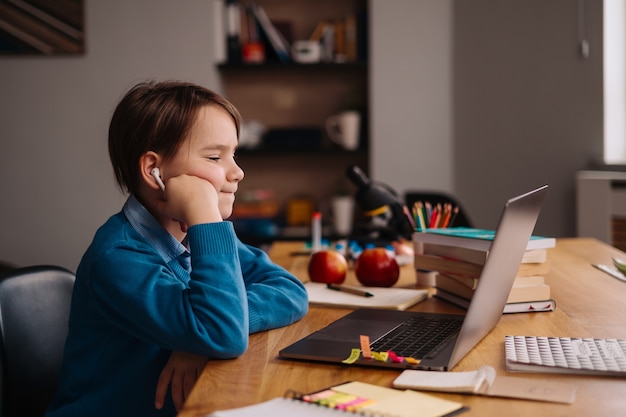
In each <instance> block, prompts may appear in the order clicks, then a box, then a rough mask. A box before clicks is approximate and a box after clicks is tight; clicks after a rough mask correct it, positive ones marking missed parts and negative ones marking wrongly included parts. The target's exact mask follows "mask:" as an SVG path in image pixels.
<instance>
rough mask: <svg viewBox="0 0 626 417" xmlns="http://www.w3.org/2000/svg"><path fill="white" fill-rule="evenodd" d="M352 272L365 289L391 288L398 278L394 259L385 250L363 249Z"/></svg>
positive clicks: (398, 267) (398, 270) (398, 271)
mask: <svg viewBox="0 0 626 417" xmlns="http://www.w3.org/2000/svg"><path fill="white" fill-rule="evenodd" d="M354 272H355V274H356V277H357V279H358V280H359V282H360V283H361V284H363V285H365V286H366V287H391V286H392V285H394V284H395V283H396V282H398V278H399V277H400V266H399V265H398V262H397V261H396V258H395V257H394V256H393V255H392V254H390V253H389V251H387V249H385V248H372V249H365V250H364V251H363V252H362V253H361V255H360V256H359V257H358V259H357V260H356V264H355V266H354Z"/></svg>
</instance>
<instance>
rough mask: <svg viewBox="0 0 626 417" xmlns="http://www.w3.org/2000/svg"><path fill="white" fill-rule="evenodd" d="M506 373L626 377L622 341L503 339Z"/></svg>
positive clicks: (528, 337)
mask: <svg viewBox="0 0 626 417" xmlns="http://www.w3.org/2000/svg"><path fill="white" fill-rule="evenodd" d="M504 350H505V355H506V369H507V371H521V372H540V373H562V374H583V375H608V376H617V377H625V376H626V340H625V339H602V338H600V339H594V338H575V337H543V336H506V337H505V340H504Z"/></svg>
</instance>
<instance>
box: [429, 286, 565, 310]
mask: <svg viewBox="0 0 626 417" xmlns="http://www.w3.org/2000/svg"><path fill="white" fill-rule="evenodd" d="M435 297H436V298H439V299H441V300H444V301H447V302H449V303H452V304H454V305H456V306H459V307H461V308H464V309H467V308H469V305H470V300H469V299H468V298H465V297H461V296H459V295H457V294H453V293H451V292H448V291H445V290H442V289H441V288H437V289H436V292H435ZM555 309H556V301H555V300H554V299H552V298H548V299H545V300H534V301H524V302H511V303H509V302H507V303H506V304H505V305H504V309H503V311H502V313H503V314H511V313H539V312H542V311H554V310H555Z"/></svg>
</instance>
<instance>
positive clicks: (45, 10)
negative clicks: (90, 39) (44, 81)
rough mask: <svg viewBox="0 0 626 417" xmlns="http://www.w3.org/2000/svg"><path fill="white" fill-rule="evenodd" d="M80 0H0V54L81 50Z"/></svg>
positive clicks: (53, 52) (64, 53) (75, 52)
mask: <svg viewBox="0 0 626 417" xmlns="http://www.w3.org/2000/svg"><path fill="white" fill-rule="evenodd" d="M84 15H85V14H84V0H0V55H75V54H83V53H84V52H85V16H84Z"/></svg>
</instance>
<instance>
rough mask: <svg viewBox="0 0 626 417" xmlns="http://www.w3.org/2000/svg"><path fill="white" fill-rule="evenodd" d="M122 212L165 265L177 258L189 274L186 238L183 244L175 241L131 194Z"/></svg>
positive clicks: (189, 264)
mask: <svg viewBox="0 0 626 417" xmlns="http://www.w3.org/2000/svg"><path fill="white" fill-rule="evenodd" d="M123 212H124V215H125V216H126V218H127V219H128V222H129V223H130V224H131V226H132V227H133V228H134V229H135V230H136V231H137V233H139V234H140V235H141V236H143V237H144V239H146V240H147V241H148V242H149V243H150V244H151V245H152V246H154V248H155V249H156V250H157V252H158V253H159V255H161V256H162V257H163V259H164V260H165V262H166V263H169V262H170V261H171V260H172V259H176V258H178V259H179V261H180V263H181V266H183V267H184V268H185V269H186V270H187V272H191V262H190V256H191V254H190V253H189V248H188V247H187V245H186V244H187V238H185V240H184V241H183V243H181V242H179V241H178V240H176V239H175V238H174V236H172V235H171V234H170V233H169V232H168V231H167V230H165V229H164V228H163V226H161V224H160V223H159V222H158V221H157V220H156V219H155V218H154V216H152V214H150V212H149V211H148V209H146V208H145V207H144V206H143V204H141V203H140V202H139V200H137V197H135V196H134V195H132V194H131V195H130V196H129V197H128V199H127V200H126V203H125V204H124V208H123Z"/></svg>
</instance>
